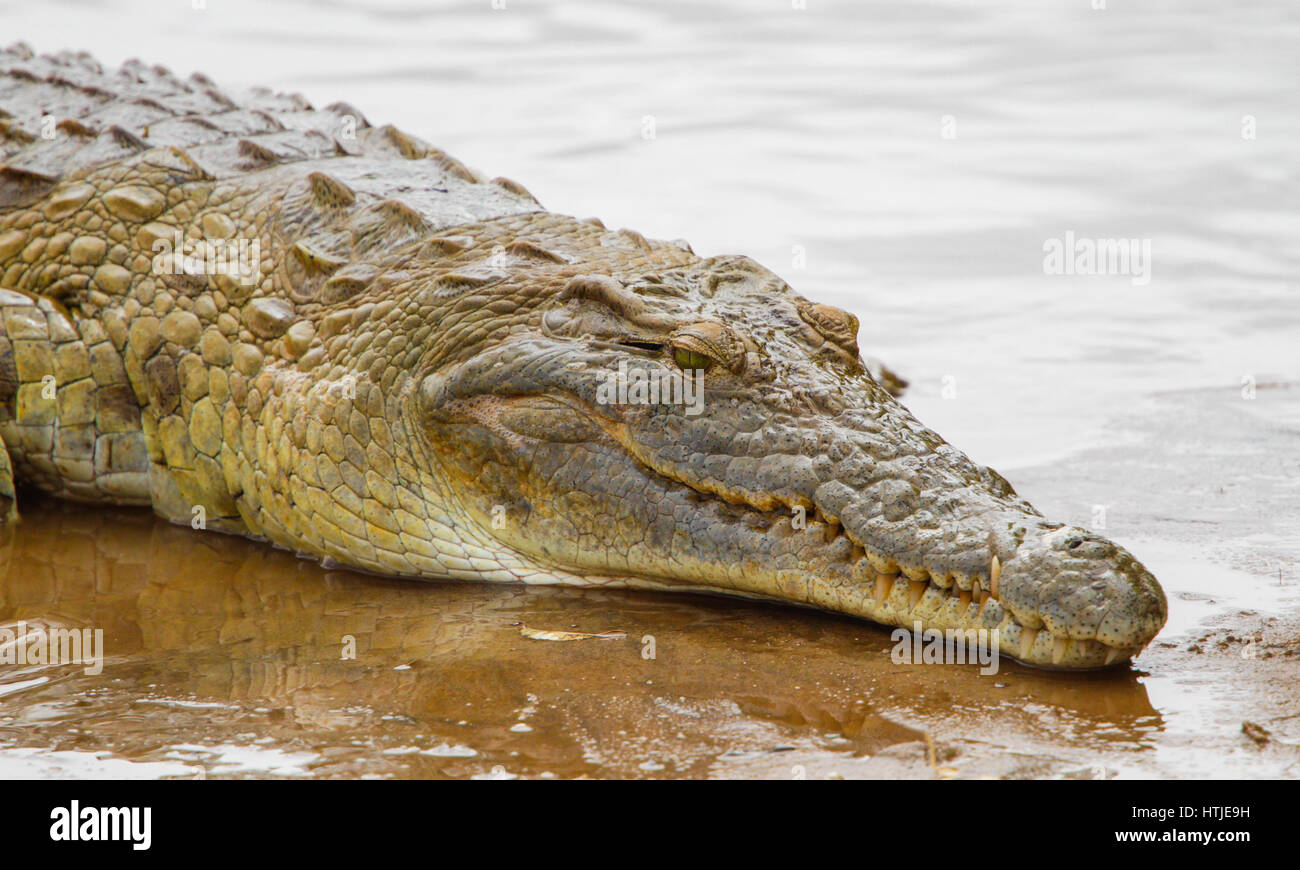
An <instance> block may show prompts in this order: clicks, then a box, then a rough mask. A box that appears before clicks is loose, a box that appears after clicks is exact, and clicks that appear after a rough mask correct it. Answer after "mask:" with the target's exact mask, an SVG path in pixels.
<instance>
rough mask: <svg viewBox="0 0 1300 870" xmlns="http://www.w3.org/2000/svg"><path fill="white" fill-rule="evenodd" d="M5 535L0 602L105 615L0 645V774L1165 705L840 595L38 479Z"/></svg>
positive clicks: (313, 760)
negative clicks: (601, 574)
mask: <svg viewBox="0 0 1300 870" xmlns="http://www.w3.org/2000/svg"><path fill="white" fill-rule="evenodd" d="M4 558H5V560H6V569H5V571H4V574H3V578H2V580H0V621H2V622H3V623H4V624H6V625H13V624H15V623H17V622H19V621H26V622H27V623H29V624H34V623H36V622H38V621H39V622H41V623H43V624H45V625H48V626H58V627H76V628H81V627H94V628H102V629H103V632H104V635H103V644H104V649H105V651H106V655H105V658H104V669H103V673H102V674H99V675H91V674H86V673H85V672H84V671H85V668H84V667H79V666H76V665H60V666H30V667H14V666H10V667H7V668H5V670H4V671H3V676H2V677H0V692H4V695H3V696H2V698H0V713H3V716H0V746H3V747H5V748H4V749H0V774H4V773H6V772H8V773H14V772H16V771H17V770H18V769H19V768H20V767H26V768H28V769H35V768H37V767H38V766H44V765H50V766H53V767H55V768H59V767H63V768H65V769H66V770H67V772H69V773H74V774H89V773H92V772H94V771H95V770H98V769H100V768H101V766H103V765H104V764H105V763H106V761H108V762H111V761H112V760H114V759H124V760H128V761H129V762H130V763H131V764H132V765H140V766H141V768H142V770H143V771H145V772H152V773H160V774H163V775H196V774H199V773H206V774H209V775H233V776H240V775H250V776H254V775H282V776H294V775H315V776H321V775H338V776H358V775H382V776H457V777H465V776H491V775H494V774H495V775H498V776H513V775H519V776H545V775H552V776H559V777H574V776H583V775H586V776H611V775H619V776H726V775H727V774H728V773H731V772H735V773H739V772H744V773H746V774H750V773H753V772H761V773H763V774H766V775H772V776H781V775H785V776H791V775H794V774H795V773H796V772H797V771H795V768H796V766H797V765H801V764H802V765H804V766H805V767H806V766H807V765H808V764H809V763H810V759H816V760H817V762H818V763H822V764H824V763H825V762H827V761H828V760H834V759H835V758H837V757H841V756H842V757H844V758H853V757H855V756H861V755H863V754H875V753H877V752H878V751H879V750H881V749H883V748H885V747H888V746H891V745H894V744H898V743H907V742H910V741H916V740H923V739H924V737H923V734H922V731H921V730H920V729H918V727H916V726H912V725H907V724H904V722H903V721H902V719H900V718H899V717H898V716H896V715H894V713H895V711H897V710H898V709H899V708H900V706H902V707H906V708H907V709H909V710H911V711H912V712H913V714H919V715H924V714H926V713H927V712H928V713H939V712H944V711H947V712H951V710H952V709H953V708H959V709H961V710H962V711H963V715H965V716H969V717H972V718H975V717H1006V716H1014V717H1015V718H1016V719H1017V720H1018V721H1023V722H1024V724H1025V725H1026V726H1027V727H1032V717H1029V718H1026V717H1025V715H1024V713H1023V711H1022V710H1021V708H1022V707H1024V705H1025V704H1026V702H1027V701H1033V702H1034V703H1037V704H1040V705H1045V706H1050V707H1052V708H1053V709H1054V710H1056V711H1057V712H1056V713H1055V715H1064V716H1068V717H1069V718H1070V719H1071V720H1072V721H1073V722H1074V723H1075V726H1074V727H1077V728H1079V729H1080V730H1081V731H1082V732H1085V733H1088V732H1091V733H1092V734H1093V735H1094V736H1092V737H1087V738H1084V740H1083V742H1084V744H1086V745H1090V746H1092V747H1093V748H1094V749H1096V750H1098V751H1105V750H1107V749H1116V750H1118V749H1123V748H1125V747H1126V746H1136V745H1140V744H1141V743H1142V741H1143V740H1144V739H1145V738H1146V736H1147V735H1150V734H1152V733H1154V732H1158V730H1159V728H1160V727H1161V721H1162V717H1161V715H1160V714H1159V712H1158V711H1157V710H1155V709H1154V708H1153V707H1152V705H1151V703H1150V701H1149V699H1148V697H1147V692H1146V690H1145V689H1144V687H1143V686H1142V683H1141V681H1140V680H1139V679H1138V678H1137V677H1136V676H1134V675H1133V674H1130V673H1120V674H1115V675H1111V676H1107V677H1103V678H1097V679H1083V680H1071V681H1062V680H1060V679H1059V678H1055V677H1050V676H1046V675H1043V674H1038V673H1035V672H1032V671H1027V670H1021V669H1015V668H1012V669H1006V670H1004V673H1003V674H1002V675H1001V676H1000V677H998V678H997V679H998V681H999V682H998V685H999V686H1000V687H997V688H995V687H994V682H993V678H986V677H980V676H979V675H978V672H977V671H976V670H974V669H963V668H938V667H926V666H918V667H898V666H895V665H893V664H891V660H890V655H889V650H890V647H891V642H890V639H889V636H888V633H887V632H886V631H884V630H883V629H877V628H874V627H872V626H868V625H865V624H862V623H858V622H855V621H852V620H848V619H840V618H836V617H832V616H824V615H821V614H818V613H813V612H799V611H794V610H791V609H787V608H780V607H765V606H754V605H747V604H739V603H736V602H732V601H725V600H712V599H708V598H692V597H675V596H659V595H650V594H634V593H601V592H595V593H592V592H578V591H568V590H553V589H528V588H518V587H500V588H496V587H484V586H477V585H469V584H466V585H459V584H418V583H401V582H391V581H387V580H381V579H376V578H372V577H366V576H361V575H357V574H352V573H349V572H340V571H325V570H323V569H321V568H320V567H319V566H317V565H315V564H311V563H307V562H304V561H302V560H300V559H298V558H296V557H295V556H293V555H291V554H289V553H285V552H280V551H275V550H272V549H270V548H267V547H264V546H260V545H258V544H255V543H251V542H247V541H244V540H240V539H235V538H228V537H225V536H218V535H211V534H203V533H200V532H196V531H193V530H190V529H188V528H178V527H174V526H171V525H168V524H165V523H162V522H160V521H158V520H155V519H154V518H153V517H152V516H150V515H149V514H147V513H143V512H138V511H115V512H108V513H103V514H99V515H95V514H91V513H88V512H86V511H84V510H80V509H77V508H72V507H65V506H62V505H58V504H55V503H42V504H39V505H37V506H35V507H32V508H29V511H28V514H27V516H26V517H25V518H24V520H23V523H22V525H21V526H20V527H19V529H18V534H16V535H10V536H9V540H8V542H7V543H6V544H5V549H4ZM523 626H528V627H530V628H535V629H543V630H565V631H576V632H588V633H600V632H607V631H620V632H623V633H625V634H626V637H623V638H614V639H588V640H580V641H542V640H534V639H529V638H526V637H524V636H523V635H522V634H521V627H523ZM349 638H351V639H354V640H355V657H353V656H352V655H350V654H349V653H348V652H346V650H345V645H346V643H347V641H348V639H349ZM14 747H22V748H27V749H30V748H32V747H40V748H41V752H40V753H39V755H35V754H33V753H30V752H22V751H19V752H15V751H14V749H13V748H14ZM102 753H107V755H102V756H101V754H102ZM20 762H21V763H20ZM109 769H115V768H113V767H109Z"/></svg>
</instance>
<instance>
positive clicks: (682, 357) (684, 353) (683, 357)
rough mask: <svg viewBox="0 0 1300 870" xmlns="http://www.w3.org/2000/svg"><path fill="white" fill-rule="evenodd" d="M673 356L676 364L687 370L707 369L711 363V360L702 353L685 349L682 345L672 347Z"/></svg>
mask: <svg viewBox="0 0 1300 870" xmlns="http://www.w3.org/2000/svg"><path fill="white" fill-rule="evenodd" d="M673 358H674V359H676V360H677V364H678V365H679V366H681V367H682V368H683V369H686V370H687V371H689V370H691V369H707V368H708V367H709V366H711V365H713V360H712V359H710V358H709V357H707V356H705V355H704V354H702V353H697V352H695V351H693V350H687V349H686V348H684V347H675V348H673Z"/></svg>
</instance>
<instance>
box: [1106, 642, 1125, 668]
mask: <svg viewBox="0 0 1300 870" xmlns="http://www.w3.org/2000/svg"><path fill="white" fill-rule="evenodd" d="M1120 653H1121V650H1120V648H1119V647H1117V646H1113V647H1110V648H1109V649H1108V650H1107V651H1106V664H1108V665H1113V664H1115V662H1117V661H1119V658H1120Z"/></svg>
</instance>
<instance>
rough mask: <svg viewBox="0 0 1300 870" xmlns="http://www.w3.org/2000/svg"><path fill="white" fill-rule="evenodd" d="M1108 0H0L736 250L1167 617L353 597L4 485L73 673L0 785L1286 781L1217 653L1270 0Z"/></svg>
mask: <svg viewBox="0 0 1300 870" xmlns="http://www.w3.org/2000/svg"><path fill="white" fill-rule="evenodd" d="M1109 5H1110V6H1111V7H1112V8H1110V9H1108V10H1105V11H1095V10H1093V9H1091V8H1090V4H1089V3H1087V2H1084V0H1075V2H1023V3H981V4H961V3H920V2H917V3H906V4H903V3H898V4H894V3H890V4H865V3H854V2H849V0H842V2H832V0H808V3H807V6H808V8H807V9H804V10H796V9H792V8H791V4H790V3H788V2H779V0H771V2H750V3H741V2H707V3H702V2H653V3H650V2H644V3H625V2H619V3H609V2H605V3H597V2H554V3H532V2H525V0H506V3H505V6H506V7H507V8H505V9H503V10H502V9H494V8H493V6H492V4H491V3H490V2H489V0H475V2H466V3H400V2H395V3H362V2H357V0H348V2H338V3H332V4H318V3H265V2H262V3H248V2H231V0H208V3H207V7H208V8H206V9H204V10H201V11H200V10H193V9H191V8H189V4H184V3H174V4H156V3H126V2H113V3H107V4H102V5H96V6H88V5H84V4H81V3H62V2H47V3H41V4H31V3H25V4H17V3H7V4H0V39H3V40H4V41H5V42H8V41H10V40H12V39H17V38H21V39H24V40H27V41H28V42H30V43H32V45H33V46H34V47H35V48H36V49H37V50H39V51H49V50H56V49H61V48H78V49H83V48H84V49H89V50H90V51H92V52H93V53H94V54H96V55H97V56H98V57H99V59H100V60H101V61H103V62H105V63H106V64H110V63H111V64H116V63H118V62H120V61H122V60H124V59H126V58H128V57H132V56H138V57H140V58H142V59H144V60H146V61H148V62H150V63H162V64H165V65H167V66H169V67H171V68H173V69H174V70H176V71H178V72H181V73H188V72H190V71H192V70H195V69H197V70H201V71H203V72H205V73H207V74H208V75H209V76H211V77H212V78H214V79H215V80H216V81H218V82H219V83H221V84H223V85H228V86H237V85H252V84H266V85H270V86H273V87H276V88H278V89H283V90H290V91H294V90H297V91H302V92H303V93H304V94H305V95H306V96H307V97H308V98H309V99H310V100H311V101H313V102H314V103H315V104H317V105H324V104H327V103H330V102H333V101H335V100H346V101H348V102H351V103H353V104H354V105H356V106H359V107H361V108H362V109H363V110H364V111H365V113H366V115H367V116H368V118H369V120H370V121H371V122H372V123H376V124H377V123H385V122H392V123H396V124H398V125H399V126H400V127H402V128H403V129H404V130H407V131H409V132H411V133H413V134H415V135H418V136H420V137H421V138H424V139H426V140H429V141H431V142H434V143H436V144H437V145H439V146H440V147H443V148H445V149H446V150H448V151H450V152H451V153H452V154H454V155H455V156H457V157H458V158H460V159H461V160H462V161H464V162H466V163H468V164H470V165H472V166H475V167H477V168H479V169H482V170H483V171H485V172H487V173H488V174H489V175H504V176H508V177H510V178H514V179H517V180H519V181H521V182H522V183H524V184H525V185H526V186H527V187H528V188H529V189H530V190H531V191H532V192H533V193H534V194H536V195H537V197H538V198H539V199H540V200H541V201H542V202H543V203H544V204H546V206H547V207H549V208H551V209H553V210H556V211H561V212H566V213H570V214H576V215H579V216H592V215H594V216H598V217H600V218H601V219H602V220H603V221H604V222H605V223H606V224H607V225H609V226H611V227H619V226H628V227H632V228H635V229H637V230H639V231H641V232H643V233H645V234H646V235H649V236H654V237H666V238H676V237H682V238H686V239H689V240H690V241H691V243H692V244H693V246H694V248H695V250H696V251H697V252H699V253H701V254H704V255H712V254H721V253H745V254H748V255H751V256H753V257H755V258H757V259H758V260H760V261H761V262H762V263H764V264H765V265H767V266H769V267H770V268H772V269H773V270H775V271H776V272H778V273H779V274H781V275H782V276H783V277H785V278H786V279H788V280H789V281H790V283H791V284H792V285H793V286H794V287H795V288H796V289H797V290H799V291H800V292H801V293H803V294H805V295H807V296H810V297H813V298H817V299H820V300H823V301H827V302H832V303H835V304H838V305H841V306H843V307H845V308H848V309H850V310H852V311H854V312H855V313H856V314H857V315H858V316H859V317H860V318H861V320H862V324H863V327H862V335H861V343H862V346H863V348H864V351H865V352H867V353H869V354H871V355H872V356H875V357H878V358H880V359H883V360H885V361H886V362H887V363H888V364H889V365H890V366H891V367H892V368H893V369H895V370H897V371H898V372H899V373H901V374H902V375H904V376H905V377H907V378H908V379H909V380H910V381H911V382H912V386H911V388H910V389H909V391H908V393H907V395H906V397H905V400H904V401H905V402H906V403H907V404H908V405H909V407H911V408H912V410H913V411H914V412H915V413H916V414H917V416H918V417H920V418H921V419H922V420H923V421H925V422H926V423H927V424H929V425H931V426H932V427H934V428H935V429H937V430H938V431H939V432H940V433H942V434H943V435H944V436H945V437H946V438H948V439H949V440H950V441H952V442H953V443H955V444H956V445H958V446H959V447H962V448H963V449H965V450H967V451H968V452H969V453H971V454H972V455H973V456H974V457H975V458H976V459H978V460H980V461H982V462H986V463H988V464H991V465H993V466H994V467H996V468H998V469H1000V470H1001V471H1003V472H1004V473H1005V474H1006V475H1007V476H1008V477H1009V478H1010V479H1011V480H1012V482H1013V483H1014V484H1015V485H1016V486H1017V488H1018V489H1019V490H1020V491H1021V492H1022V493H1023V494H1024V495H1026V496H1027V497H1028V498H1029V499H1030V500H1031V501H1033V502H1034V503H1035V504H1036V505H1037V506H1038V507H1039V508H1040V509H1042V510H1043V511H1044V512H1045V513H1048V514H1050V515H1052V516H1054V517H1056V518H1059V519H1062V520H1067V521H1071V522H1075V523H1079V524H1084V525H1097V524H1098V523H1099V522H1102V523H1104V529H1105V533H1106V534H1108V535H1110V536H1112V537H1114V538H1116V539H1117V540H1118V541H1120V542H1121V543H1123V544H1125V545H1126V546H1129V547H1130V548H1131V549H1132V550H1133V551H1134V552H1135V553H1136V554H1137V555H1138V556H1139V557H1140V558H1142V559H1143V560H1144V561H1145V562H1146V563H1147V564H1148V566H1149V567H1151V568H1152V569H1153V571H1154V572H1155V573H1156V575H1157V576H1159V577H1160V578H1161V580H1162V582H1163V584H1164V585H1165V588H1166V589H1167V590H1168V591H1169V593H1170V599H1171V618H1170V625H1169V628H1167V629H1166V631H1165V633H1164V634H1163V635H1162V636H1161V638H1160V640H1159V641H1158V642H1157V644H1156V645H1155V646H1153V647H1152V648H1151V649H1150V650H1148V652H1147V653H1146V654H1144V656H1143V657H1142V658H1141V659H1140V660H1139V662H1138V667H1135V668H1134V669H1133V670H1131V671H1123V672H1120V673H1111V674H1105V675H1094V676H1085V677H1061V676H1053V675H1050V674H1044V673H1038V672H1034V671H1030V670H1027V669H1023V668H1020V667H1018V666H1015V665H1005V666H1004V668H1003V672H1002V673H1001V674H999V675H998V676H997V677H994V678H990V677H980V676H978V674H977V673H976V672H975V671H974V670H973V669H962V668H947V667H930V666H914V667H899V666H894V665H892V664H891V663H890V659H889V654H888V653H889V649H890V646H891V644H890V639H889V634H888V632H887V631H885V630H882V629H879V628H876V627H873V626H870V625H867V624H865V623H859V622H855V621H853V620H849V619H841V618H838V617H834V616H828V615H824V614H818V613H813V612H807V611H798V610H793V609H787V608H779V607H765V606H760V605H752V604H738V603H736V602H731V601H725V600H712V599H705V598H692V597H677V596H655V595H641V594H631V593H608V592H606V593H600V592H595V593H593V592H579V591H571V590H548V589H523V588H491V587H484V586H474V585H423V584H410V583H398V582H389V581H383V580H377V579H374V578H366V577H361V576H358V575H354V574H349V573H346V572H327V571H325V570H323V569H321V568H320V567H318V566H316V565H315V564H310V563H307V562H303V561H300V560H298V559H296V558H294V557H293V556H292V555H290V554H286V553H283V552H278V551H273V550H271V549H268V548H267V547H264V546H261V545H258V544H254V543H251V542H246V541H243V540H236V539H230V538H225V537H221V536H216V535H201V534H199V533H197V532H193V531H190V530H188V529H185V528H174V527H171V526H167V525H165V524H163V523H161V522H159V521H156V520H154V519H153V518H152V517H151V516H149V515H148V514H147V513H140V512H133V511H89V510H87V509H84V508H76V507H64V506H60V505H57V504H55V503H53V502H46V501H42V500H39V499H38V500H32V499H30V498H29V499H28V500H27V501H26V503H25V504H24V507H25V512H24V513H25V519H24V521H23V523H22V524H21V525H20V526H18V527H17V529H16V530H10V532H9V533H8V534H7V535H6V537H5V539H4V543H3V547H2V549H0V553H2V555H0V623H4V624H5V625H11V624H16V623H17V622H19V621H27V622H29V623H30V622H42V623H44V624H48V625H51V626H96V627H100V628H103V630H104V633H105V646H106V648H107V659H106V662H105V666H104V670H103V673H102V674H99V675H88V674H84V673H82V671H81V669H79V668H75V667H52V666H27V667H15V666H12V665H9V666H6V665H0V776H44V775H69V776H89V775H103V776H197V775H206V776H276V777H296V776H331V775H336V776H360V775H376V776H450V777H473V776H479V777H500V778H504V777H514V776H543V775H551V776H556V777H574V776H593V777H598V776H615V775H617V776H647V777H649V776H712V777H727V776H772V777H790V776H810V777H812V776H826V775H842V776H855V775H864V776H870V775H924V776H931V775H970V776H982V775H988V776H1090V777H1091V776H1113V775H1117V774H1118V775H1121V776H1169V775H1185V776H1198V775H1221V774H1224V773H1231V774H1240V775H1248V776H1255V775H1259V776H1277V775H1296V774H1298V773H1300V764H1298V761H1297V759H1300V755H1297V754H1296V746H1297V745H1298V744H1300V739H1297V738H1298V737H1300V736H1298V735H1293V736H1288V733H1289V732H1287V731H1286V728H1287V726H1286V724H1285V721H1286V720H1285V718H1284V717H1285V716H1286V715H1287V714H1286V711H1284V710H1280V709H1275V707H1274V706H1272V705H1273V704H1274V701H1271V700H1269V699H1270V698H1272V699H1275V700H1276V699H1277V698H1280V697H1282V698H1284V697H1285V696H1287V695H1288V694H1289V696H1290V697H1295V696H1297V695H1300V692H1297V691H1296V689H1297V688H1298V687H1300V678H1297V676H1296V671H1295V670H1294V667H1293V666H1291V667H1292V669H1291V670H1288V667H1289V666H1288V665H1287V662H1288V661H1290V662H1295V661H1297V659H1296V658H1294V657H1291V656H1292V655H1293V653H1294V650H1295V644H1294V643H1291V642H1290V641H1289V639H1288V638H1286V637H1283V638H1281V639H1277V638H1276V637H1275V638H1274V640H1273V641H1271V643H1272V644H1273V645H1272V646H1270V645H1269V644H1264V645H1263V648H1264V649H1266V650H1267V651H1268V652H1269V656H1268V658H1267V660H1266V661H1265V660H1252V659H1248V658H1243V657H1241V656H1239V655H1236V650H1237V644H1238V642H1239V641H1240V640H1241V638H1240V637H1238V635H1240V634H1242V632H1249V631H1253V630H1255V628H1258V629H1259V630H1260V631H1261V632H1262V631H1264V630H1265V626H1266V625H1268V624H1269V623H1268V620H1269V619H1271V618H1272V617H1274V616H1280V617H1281V618H1282V619H1283V620H1285V619H1287V618H1288V614H1293V613H1294V611H1295V608H1296V604H1297V598H1298V597H1300V594H1298V593H1300V574H1298V572H1297V571H1296V563H1297V556H1298V555H1300V498H1298V496H1300V485H1298V484H1300V460H1298V459H1297V457H1298V456H1300V450H1298V449H1297V446H1298V444H1300V438H1298V437H1297V435H1298V433H1300V386H1297V382H1298V381H1300V353H1298V351H1297V348H1298V347H1300V292H1298V291H1300V288H1298V287H1297V274H1300V268H1298V267H1300V245H1298V244H1297V238H1300V232H1297V230H1300V160H1298V159H1297V151H1296V142H1297V141H1300V86H1297V84H1296V83H1297V82H1300V52H1297V51H1296V46H1297V45H1300V12H1298V11H1297V9H1298V8H1300V7H1297V6H1296V5H1295V4H1294V3H1285V2H1274V3H1270V2H1261V3H1252V4H1247V5H1241V6H1234V5H1231V4H1222V3H1209V2H1178V3H1174V2H1163V3H1162V2H1150V3H1143V4H1141V6H1142V8H1141V9H1135V8H1129V7H1130V6H1131V5H1133V4H1123V3H1110V4H1109ZM1251 130H1253V136H1252V135H1251V134H1250V132H1249V131H1251ZM1243 131H1247V133H1246V135H1243ZM954 134H955V135H954ZM1067 231H1073V232H1074V233H1075V234H1076V235H1077V236H1080V237H1090V238H1134V239H1146V240H1150V243H1151V258H1152V260H1151V271H1150V281H1149V283H1145V284H1135V283H1134V282H1133V281H1131V280H1130V278H1128V277H1126V276H1058V275H1047V274H1044V269H1043V246H1044V243H1045V242H1046V241H1047V240H1049V239H1055V238H1063V237H1064V235H1065V233H1066V232H1067ZM1243 383H1245V384H1247V385H1254V388H1255V392H1254V396H1255V398H1254V399H1253V400H1251V399H1246V398H1243ZM1099 508H1100V509H1101V511H1100V513H1099V512H1098V509H1099ZM1225 625H1228V626H1230V627H1229V628H1223V626H1225ZM522 626H528V627H532V628H540V629H547V630H556V629H562V630H576V631H584V632H592V633H596V632H604V631H617V632H623V633H624V634H625V636H624V637H622V638H612V639H603V640H583V641H574V642H550V641H542V640H536V639H531V638H528V637H526V636H524V635H523V634H522V633H521V631H520V629H521V627H522ZM1216 626H1217V628H1216ZM1234 626H1235V627H1234ZM1216 630H1217V631H1219V634H1218V635H1214V636H1213V637H1212V638H1211V639H1210V640H1209V641H1204V640H1203V637H1205V636H1209V635H1212V634H1213V633H1214V632H1215V631H1216ZM1233 632H1236V634H1234V633H1233ZM344 636H349V637H351V638H353V639H354V640H355V644H356V646H355V650H356V655H355V658H345V657H343V656H342V653H341V646H340V638H342V637H344ZM647 637H650V638H653V641H652V642H653V646H654V650H653V652H654V656H653V657H648V655H649V654H648V652H647V645H648V644H649V643H651V641H649V640H647ZM1227 637H1233V638H1234V639H1233V640H1231V641H1229V640H1227V639H1226V638H1227ZM1219 640H1222V642H1223V644H1225V645H1226V646H1225V647H1220V646H1219V644H1218V641H1219ZM1222 649H1228V650H1229V652H1228V653H1222V652H1219V653H1215V650H1222ZM1265 671H1267V674H1268V677H1267V679H1266V680H1265V678H1264V677H1261V676H1260V675H1261V674H1263V673H1265ZM1251 717H1255V718H1258V719H1261V720H1262V721H1265V722H1268V723H1272V724H1269V725H1268V727H1269V728H1270V729H1272V730H1273V731H1274V732H1275V733H1276V734H1277V735H1278V738H1277V739H1275V740H1274V742H1273V744H1272V746H1270V747H1267V748H1265V749H1260V748H1259V747H1255V746H1253V745H1252V744H1250V743H1249V741H1243V740H1242V739H1241V735H1240V725H1241V721H1242V719H1243V718H1251ZM1270 717H1273V718H1272V719H1271V718H1270ZM1274 719H1276V720H1277V721H1276V722H1274V721H1273V720H1274ZM931 745H933V746H935V751H934V755H933V756H931V755H930V748H929V747H930V746H931ZM941 771H942V773H940V772H941Z"/></svg>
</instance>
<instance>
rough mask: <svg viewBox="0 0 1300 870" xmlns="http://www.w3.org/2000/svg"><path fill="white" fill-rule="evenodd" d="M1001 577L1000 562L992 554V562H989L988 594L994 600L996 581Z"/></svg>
mask: <svg viewBox="0 0 1300 870" xmlns="http://www.w3.org/2000/svg"><path fill="white" fill-rule="evenodd" d="M1001 577H1002V561H1001V560H1000V559H998V556H997V553H994V554H993V561H991V562H989V592H990V593H991V594H992V595H993V597H994V598H997V597H998V580H999V578H1001Z"/></svg>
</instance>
